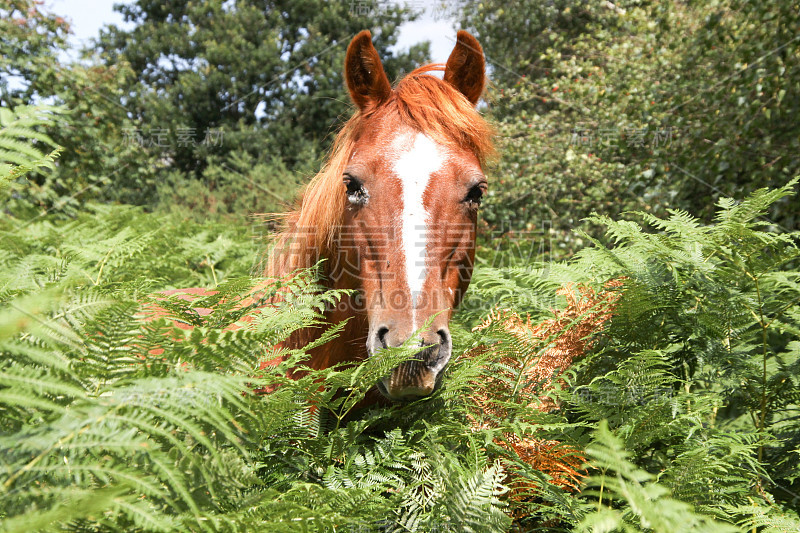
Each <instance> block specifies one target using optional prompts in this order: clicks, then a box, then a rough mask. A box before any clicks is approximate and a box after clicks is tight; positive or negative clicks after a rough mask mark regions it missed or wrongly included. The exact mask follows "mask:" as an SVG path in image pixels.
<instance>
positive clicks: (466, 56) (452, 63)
mask: <svg viewBox="0 0 800 533" xmlns="http://www.w3.org/2000/svg"><path fill="white" fill-rule="evenodd" d="M485 70H486V63H485V62H484V60H483V48H481V45H480V43H479V42H478V40H477V39H476V38H475V37H473V36H472V35H470V34H469V33H467V32H465V31H464V30H461V31H459V32H458V40H457V41H456V47H455V48H453V51H452V52H451V53H450V58H449V59H448V60H447V67H445V69H444V81H446V82H448V83H449V84H451V85H452V86H453V87H455V88H456V89H458V90H459V91H461V94H463V95H464V96H466V97H467V100H469V101H470V102H472V105H475V104H477V103H478V99H479V98H480V97H481V94H482V93H483V87H484V85H485V84H486V72H485Z"/></svg>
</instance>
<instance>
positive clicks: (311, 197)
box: [266, 63, 495, 277]
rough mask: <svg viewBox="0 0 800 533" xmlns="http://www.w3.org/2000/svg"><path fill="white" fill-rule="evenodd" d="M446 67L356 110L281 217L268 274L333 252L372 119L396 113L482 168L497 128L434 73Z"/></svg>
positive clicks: (417, 75)
mask: <svg viewBox="0 0 800 533" xmlns="http://www.w3.org/2000/svg"><path fill="white" fill-rule="evenodd" d="M444 69H445V65H444V64H441V63H431V64H429V65H425V66H422V67H419V68H417V69H415V70H414V71H412V72H411V73H409V74H408V75H407V76H406V77H405V78H403V79H402V80H400V82H399V83H398V84H397V87H396V88H395V90H394V91H393V92H392V96H391V97H390V99H389V100H388V101H387V102H386V103H384V104H382V105H380V106H377V107H368V108H366V109H364V110H358V111H356V112H355V113H354V114H353V116H352V117H351V118H350V119H349V120H348V121H347V122H346V123H345V124H344V126H343V127H342V129H341V130H340V131H339V133H338V134H337V135H336V138H335V140H334V142H333V146H332V147H331V150H330V153H329V156H328V159H327V161H326V163H325V164H324V165H323V167H322V169H321V170H320V171H319V172H318V173H317V175H316V176H314V178H313V179H312V180H311V182H310V183H309V184H308V185H307V187H306V188H305V191H304V192H303V194H302V195H301V196H300V198H299V201H298V202H297V204H296V208H295V209H294V210H293V211H290V212H288V213H286V214H283V215H280V216H279V218H280V219H282V222H283V229H282V230H281V231H280V232H279V234H278V238H277V240H276V244H275V247H274V248H273V250H272V253H271V255H270V257H269V260H268V263H267V268H266V275H267V276H269V277H284V276H286V275H289V274H291V273H292V272H293V271H294V270H297V269H302V268H310V267H312V266H314V265H315V264H316V263H317V262H318V261H319V260H320V259H322V258H323V257H326V256H328V255H329V252H330V251H331V250H332V247H333V244H334V242H335V240H336V236H337V233H338V230H339V228H340V227H341V222H342V216H343V214H344V210H345V209H346V207H347V202H346V197H345V195H344V194H339V193H340V192H341V191H340V189H341V188H342V174H343V172H344V170H345V167H346V166H347V163H348V161H349V160H350V156H351V154H352V152H353V147H354V145H355V143H356V141H357V140H358V139H359V137H360V135H361V134H362V132H363V131H364V127H365V124H366V123H367V121H368V120H371V119H377V120H380V119H382V118H389V117H391V116H392V115H394V116H397V117H399V119H400V121H401V123H402V124H405V125H408V126H410V127H412V128H414V129H415V130H417V131H419V132H422V133H425V134H427V135H429V136H431V137H432V138H433V139H434V140H436V141H438V142H440V143H443V144H448V145H451V146H455V147H459V148H466V149H468V150H470V151H472V152H473V153H474V154H475V155H476V157H477V158H478V161H479V163H480V165H481V168H483V167H484V165H485V164H486V161H487V160H488V159H489V158H490V157H492V156H493V155H494V153H495V151H494V145H493V143H492V136H493V133H494V131H493V129H492V128H491V126H490V125H489V124H488V123H487V122H486V121H485V120H484V119H483V117H481V115H480V114H479V113H478V112H477V111H476V110H475V108H474V106H473V105H472V104H471V103H470V102H469V100H467V98H466V97H464V95H462V94H461V93H460V92H459V91H458V90H457V89H456V88H455V87H453V86H452V85H450V84H449V83H447V82H445V81H443V80H441V79H440V78H438V77H436V76H433V75H431V74H430V73H431V72H434V71H444Z"/></svg>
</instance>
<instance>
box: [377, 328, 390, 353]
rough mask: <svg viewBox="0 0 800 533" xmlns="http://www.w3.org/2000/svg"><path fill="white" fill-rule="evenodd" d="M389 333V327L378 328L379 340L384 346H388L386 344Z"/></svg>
mask: <svg viewBox="0 0 800 533" xmlns="http://www.w3.org/2000/svg"><path fill="white" fill-rule="evenodd" d="M387 333H389V328H380V329H379V330H378V341H379V342H380V343H381V346H383V347H384V348H387V347H388V344H386V334H387Z"/></svg>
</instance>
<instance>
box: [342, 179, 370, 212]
mask: <svg viewBox="0 0 800 533" xmlns="http://www.w3.org/2000/svg"><path fill="white" fill-rule="evenodd" d="M343 181H344V184H345V186H346V187H347V200H348V201H349V202H350V203H351V204H353V205H364V204H366V203H367V200H369V194H368V193H367V190H366V189H365V188H364V184H363V183H361V180H359V179H358V178H356V177H354V176H351V175H350V174H345V175H344V180H343Z"/></svg>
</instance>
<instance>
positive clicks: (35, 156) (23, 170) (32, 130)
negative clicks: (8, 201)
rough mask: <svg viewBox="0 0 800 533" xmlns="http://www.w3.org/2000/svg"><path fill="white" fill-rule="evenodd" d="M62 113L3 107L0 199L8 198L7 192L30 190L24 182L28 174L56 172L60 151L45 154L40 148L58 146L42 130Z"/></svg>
mask: <svg viewBox="0 0 800 533" xmlns="http://www.w3.org/2000/svg"><path fill="white" fill-rule="evenodd" d="M62 111H63V110H62V109H60V108H55V107H48V106H19V107H18V108H17V109H16V111H15V112H12V111H11V110H9V109H6V108H2V107H0V195H1V196H0V198H6V197H7V196H8V192H7V191H6V189H13V190H14V191H19V190H25V189H28V188H29V187H30V185H31V184H30V182H27V181H25V180H24V178H25V177H26V176H27V175H28V174H29V173H31V172H33V171H35V170H38V169H42V168H46V169H49V170H54V169H55V165H54V164H53V162H54V160H55V159H56V157H58V154H59V151H60V149H59V148H56V149H54V150H52V151H50V152H49V153H47V152H43V151H42V150H41V149H40V148H39V146H42V147H45V146H47V147H50V148H53V147H55V146H56V145H55V143H54V142H53V140H52V139H50V137H48V136H47V135H46V134H45V133H43V132H41V131H40V130H41V128H43V127H44V126H47V125H51V124H52V123H53V122H54V121H55V116H56V115H58V114H59V113H61V112H62ZM32 142H36V143H37V144H35V145H34V144H32ZM4 203H5V202H4Z"/></svg>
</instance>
